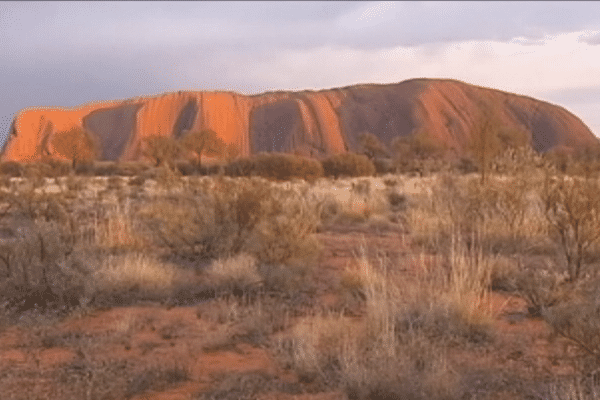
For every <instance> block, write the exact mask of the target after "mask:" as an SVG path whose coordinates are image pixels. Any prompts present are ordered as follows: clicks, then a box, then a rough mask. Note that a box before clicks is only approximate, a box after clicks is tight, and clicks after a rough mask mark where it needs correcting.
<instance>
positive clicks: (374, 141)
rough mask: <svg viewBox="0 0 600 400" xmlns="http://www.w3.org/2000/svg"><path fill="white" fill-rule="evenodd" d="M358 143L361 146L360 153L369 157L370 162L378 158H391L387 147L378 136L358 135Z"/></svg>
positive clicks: (369, 134)
mask: <svg viewBox="0 0 600 400" xmlns="http://www.w3.org/2000/svg"><path fill="white" fill-rule="evenodd" d="M358 143H359V144H360V153H361V154H364V155H365V156H367V157H369V159H370V160H373V159H375V158H376V157H387V156H389V154H388V150H387V149H386V147H385V145H384V144H383V143H382V142H381V140H379V138H378V137H377V136H375V135H374V134H372V133H370V132H365V133H361V134H360V135H358Z"/></svg>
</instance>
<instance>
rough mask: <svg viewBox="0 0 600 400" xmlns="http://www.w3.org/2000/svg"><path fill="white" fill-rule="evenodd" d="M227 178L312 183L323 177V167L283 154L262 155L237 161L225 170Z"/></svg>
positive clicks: (312, 161)
mask: <svg viewBox="0 0 600 400" xmlns="http://www.w3.org/2000/svg"><path fill="white" fill-rule="evenodd" d="M226 173H227V175H229V176H236V177H239V176H243V177H248V176H260V177H263V178H267V179H276V180H291V179H294V178H299V179H304V180H307V181H313V180H315V179H317V178H320V177H322V176H323V167H322V166H321V163H320V162H319V161H317V160H313V159H310V158H306V157H301V156H296V155H292V154H283V153H263V154H258V155H256V156H254V157H250V158H245V159H239V160H236V161H234V162H232V163H230V164H229V165H228V166H227V168H226Z"/></svg>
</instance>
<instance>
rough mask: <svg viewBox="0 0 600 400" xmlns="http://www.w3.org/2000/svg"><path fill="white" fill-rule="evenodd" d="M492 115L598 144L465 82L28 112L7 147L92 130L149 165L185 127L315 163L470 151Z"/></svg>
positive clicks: (560, 138) (169, 97)
mask: <svg viewBox="0 0 600 400" xmlns="http://www.w3.org/2000/svg"><path fill="white" fill-rule="evenodd" d="M482 108H487V109H488V111H490V112H492V113H493V114H494V116H495V117H496V118H497V121H500V122H501V123H502V124H503V125H504V126H505V127H507V128H515V129H524V130H525V131H527V132H528V133H529V135H530V139H531V144H532V146H533V147H534V148H535V149H536V150H538V151H542V152H544V151H547V150H550V149H553V148H557V147H558V148H571V149H580V148H582V147H585V146H588V145H591V144H595V143H597V142H598V139H597V138H596V137H595V136H594V135H593V134H592V132H591V131H590V130H589V128H588V127H587V126H586V125H585V124H584V123H583V122H582V121H581V120H580V119H579V118H577V117H576V116H575V115H573V114H572V113H570V112H568V111H567V110H565V109H564V108H562V107H559V106H557V105H553V104H550V103H546V102H543V101H540V100H536V99H533V98H529V97H524V96H519V95H515V94H511V93H506V92H502V91H499V90H494V89H488V88H483V87H478V86H473V85H470V84H466V83H463V82H460V81H455V80H440V79H411V80H407V81H403V82H400V83H397V84H385V85H376V84H364V85H355V86H348V87H344V88H338V89H328V90H321V91H300V92H291V91H279V92H268V93H264V94H260V95H252V96H246V95H240V94H236V93H232V92H208V91H186V92H175V93H167V94H163V95H159V96H152V97H137V98H133V99H128V100H124V101H107V102H98V103H90V104H85V105H82V106H79V107H74V108H47V107H44V108H27V109H24V110H21V111H19V113H18V114H17V116H16V117H15V118H14V120H13V122H12V125H11V129H10V135H9V138H8V140H7V141H6V143H5V145H4V148H3V150H2V159H3V160H5V161H35V160H39V159H40V158H41V157H42V155H43V154H46V155H50V156H52V157H54V158H58V159H60V158H61V156H60V155H58V154H57V153H56V152H55V151H54V150H53V148H52V140H51V139H52V136H53V135H54V134H55V133H56V132H59V131H62V130H66V129H68V128H70V127H72V126H74V125H77V126H80V127H84V128H85V129H87V130H88V131H90V132H91V133H92V134H93V135H94V136H95V137H96V139H97V140H98V143H99V144H100V154H99V157H100V159H102V160H114V161H116V160H120V161H133V160H140V159H142V158H143V153H142V148H141V144H142V139H143V138H145V137H148V136H151V135H164V136H172V137H175V138H178V137H180V136H181V135H182V132H183V131H185V130H200V129H212V130H214V131H215V132H217V134H218V136H219V137H221V138H222V139H223V140H224V141H225V142H226V143H235V144H237V145H238V147H239V148H240V150H241V154H242V155H250V154H255V153H258V152H264V151H267V152H273V151H276V152H298V153H300V154H303V155H307V156H312V157H317V158H318V157H323V156H327V155H330V154H336V153H343V152H347V151H355V150H357V148H358V143H357V137H358V135H360V134H361V133H363V132H371V133H373V134H375V135H376V136H377V137H379V138H380V139H381V141H382V142H383V143H384V144H390V142H391V140H392V139H393V138H395V137H397V136H405V135H410V134H413V133H416V132H421V131H425V132H427V134H428V135H431V137H432V138H434V139H435V140H437V141H439V142H440V143H444V144H445V145H447V146H448V147H449V148H452V149H455V150H456V151H457V152H458V153H459V154H460V153H461V152H462V151H464V150H465V149H466V148H467V146H468V144H469V141H470V139H471V135H472V130H473V127H474V126H475V125H476V123H477V120H478V118H480V116H481V110H482Z"/></svg>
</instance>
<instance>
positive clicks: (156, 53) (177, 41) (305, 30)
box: [0, 1, 600, 136]
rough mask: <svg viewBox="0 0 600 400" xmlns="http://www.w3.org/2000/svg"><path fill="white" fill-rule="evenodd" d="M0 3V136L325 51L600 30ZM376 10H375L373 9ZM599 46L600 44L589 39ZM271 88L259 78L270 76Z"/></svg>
mask: <svg viewBox="0 0 600 400" xmlns="http://www.w3.org/2000/svg"><path fill="white" fill-rule="evenodd" d="M373 7H375V8H376V7H378V3H377V2H337V1H336V2H302V1H300V2H257V3H255V2H231V1H227V2H139V3H138V2H0V54H2V62H1V63H0V85H1V86H2V87H3V88H6V90H5V91H4V93H10V96H5V97H3V98H2V101H1V102H0V136H1V135H2V134H4V132H7V131H8V128H9V125H10V123H7V122H6V121H8V120H9V119H10V117H7V116H10V115H12V113H14V112H16V111H17V110H18V109H20V108H23V107H27V106H35V105H61V106H72V105H76V104H80V103H84V102H88V101H94V100H103V99H119V98H127V97H131V96H137V95H142V94H148V93H161V92H164V91H169V90H178V89H185V88H195V89H209V90H210V89H223V88H228V87H232V90H238V89H237V88H247V91H249V92H253V91H254V92H255V93H256V92H258V91H262V90H261V88H263V87H270V85H271V82H268V81H266V80H264V81H260V82H249V81H248V79H247V78H246V77H245V72H246V71H247V69H248V64H249V63H252V62H259V61H260V62H263V63H264V61H265V60H269V59H270V58H271V57H273V55H274V54H278V53H279V52H280V51H281V50H311V49H314V48H318V47H322V46H331V47H346V48H349V49H363V50H372V49H386V48H393V47H397V46H422V47H423V48H424V49H426V50H427V49H429V50H428V51H435V49H436V48H437V49H439V48H441V46H442V45H443V44H444V43H448V42H458V41H464V40H500V41H508V40H511V39H513V38H515V37H524V38H526V39H525V41H526V42H528V43H535V41H536V40H539V39H541V38H543V37H544V35H546V34H553V33H558V32H564V31H573V30H583V29H597V27H598V26H600V3H596V2H397V3H394V4H393V5H390V6H388V7H387V8H386V7H383V8H384V11H383V12H379V13H377V12H373V13H372V16H371V19H361V16H363V14H364V13H365V12H366V10H368V9H371V8H373ZM375 11H377V10H375ZM582 40H585V41H586V42H588V43H590V44H592V43H593V44H598V42H600V38H599V37H598V36H595V37H593V38H584V39H582ZM263 79H264V78H263Z"/></svg>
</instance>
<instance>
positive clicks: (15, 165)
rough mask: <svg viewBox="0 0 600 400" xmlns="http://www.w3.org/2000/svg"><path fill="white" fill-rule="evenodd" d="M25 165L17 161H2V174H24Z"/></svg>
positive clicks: (13, 176)
mask: <svg viewBox="0 0 600 400" xmlns="http://www.w3.org/2000/svg"><path fill="white" fill-rule="evenodd" d="M24 169H25V167H24V166H23V164H21V163H19V162H16V161H4V162H2V163H0V174H2V175H7V176H9V177H12V178H18V177H21V176H23V174H24Z"/></svg>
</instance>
